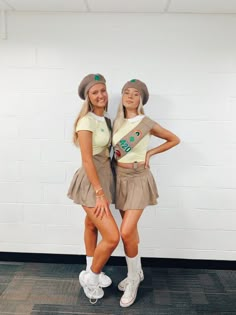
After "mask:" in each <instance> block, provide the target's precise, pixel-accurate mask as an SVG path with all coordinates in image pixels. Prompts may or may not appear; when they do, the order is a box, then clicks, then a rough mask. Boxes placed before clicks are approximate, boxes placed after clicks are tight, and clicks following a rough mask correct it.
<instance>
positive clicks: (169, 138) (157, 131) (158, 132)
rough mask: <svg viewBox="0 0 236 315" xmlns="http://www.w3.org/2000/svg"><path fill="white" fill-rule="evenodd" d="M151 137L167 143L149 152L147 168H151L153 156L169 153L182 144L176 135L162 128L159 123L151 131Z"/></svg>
mask: <svg viewBox="0 0 236 315" xmlns="http://www.w3.org/2000/svg"><path fill="white" fill-rule="evenodd" d="M151 135H153V136H155V137H158V138H161V139H165V140H166V142H164V143H162V144H161V145H159V146H158V147H155V148H153V149H151V150H149V151H147V154H146V161H145V167H149V160H150V157H151V156H152V155H154V154H158V153H162V152H164V151H167V150H169V149H171V148H173V147H174V146H176V145H177V144H179V143H180V139H179V138H178V137H177V136H176V135H175V134H174V133H172V132H171V131H169V130H167V129H165V128H163V127H161V126H160V125H159V124H157V123H155V125H154V126H153V128H152V130H151Z"/></svg>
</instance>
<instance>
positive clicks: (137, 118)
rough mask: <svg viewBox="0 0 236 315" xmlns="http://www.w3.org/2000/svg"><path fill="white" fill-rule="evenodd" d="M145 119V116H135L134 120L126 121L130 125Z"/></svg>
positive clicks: (128, 119)
mask: <svg viewBox="0 0 236 315" xmlns="http://www.w3.org/2000/svg"><path fill="white" fill-rule="evenodd" d="M143 118H144V115H137V116H134V117H132V118H126V120H127V121H128V122H130V123H133V122H136V121H140V120H142V119H143Z"/></svg>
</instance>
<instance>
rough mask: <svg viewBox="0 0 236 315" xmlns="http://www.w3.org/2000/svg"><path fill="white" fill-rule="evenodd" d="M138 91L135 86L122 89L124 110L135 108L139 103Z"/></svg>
mask: <svg viewBox="0 0 236 315" xmlns="http://www.w3.org/2000/svg"><path fill="white" fill-rule="evenodd" d="M140 97H141V96H140V93H139V91H138V90H136V89H135V88H128V89H126V90H124V93H123V95H122V103H123V105H124V107H125V108H126V110H134V109H137V108H138V106H139V103H140Z"/></svg>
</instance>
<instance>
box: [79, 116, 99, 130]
mask: <svg viewBox="0 0 236 315" xmlns="http://www.w3.org/2000/svg"><path fill="white" fill-rule="evenodd" d="M80 130H89V131H92V132H94V130H95V123H94V121H93V119H91V118H90V117H87V116H84V117H82V118H81V119H80V120H79V121H78V123H77V126H76V128H75V131H76V132H77V131H80Z"/></svg>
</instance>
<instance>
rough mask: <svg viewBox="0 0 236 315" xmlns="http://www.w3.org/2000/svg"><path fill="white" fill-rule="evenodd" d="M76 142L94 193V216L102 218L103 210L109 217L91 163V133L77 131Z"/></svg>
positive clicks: (104, 199)
mask: <svg viewBox="0 0 236 315" xmlns="http://www.w3.org/2000/svg"><path fill="white" fill-rule="evenodd" d="M78 140H79V145H80V150H81V156H82V162H83V166H84V169H85V172H86V174H87V176H88V179H89V181H90V183H91V185H92V186H93V188H94V190H95V192H96V206H95V214H96V215H97V216H100V217H101V219H102V217H103V214H104V213H103V211H102V210H101V209H104V210H105V214H106V215H110V210H109V204H108V200H107V199H106V196H105V195H104V192H103V190H102V186H101V184H100V181H99V178H98V174H97V170H96V167H95V165H94V162H93V152H92V132H91V131H88V130H80V131H78Z"/></svg>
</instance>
